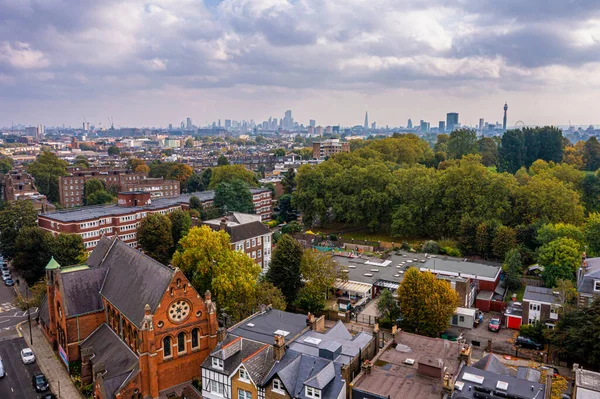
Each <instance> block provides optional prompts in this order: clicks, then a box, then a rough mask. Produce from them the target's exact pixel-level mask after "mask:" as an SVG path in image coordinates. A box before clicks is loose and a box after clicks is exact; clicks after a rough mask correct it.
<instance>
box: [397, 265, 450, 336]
mask: <svg viewBox="0 0 600 399" xmlns="http://www.w3.org/2000/svg"><path fill="white" fill-rule="evenodd" d="M398 302H399V303H400V311H401V312H402V328H404V329H405V330H406V331H408V332H414V333H417V334H422V335H427V336H430V337H437V336H438V335H439V334H440V333H441V332H443V331H444V330H445V329H446V328H447V327H448V325H449V323H450V318H451V317H452V315H453V314H454V312H455V311H456V307H457V306H458V294H457V293H456V291H454V290H453V289H452V287H451V286H450V283H449V282H448V281H446V280H438V279H437V278H436V276H435V275H434V274H433V273H429V272H420V271H419V270H417V269H416V268H414V267H411V268H409V269H408V270H407V271H406V273H404V280H402V283H400V287H398Z"/></svg>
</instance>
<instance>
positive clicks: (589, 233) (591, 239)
mask: <svg viewBox="0 0 600 399" xmlns="http://www.w3.org/2000/svg"><path fill="white" fill-rule="evenodd" d="M584 231H585V241H586V242H587V245H588V252H589V254H587V255H588V256H590V255H591V256H598V255H600V213H598V212H594V213H590V214H589V216H588V218H587V220H586V223H585V230H584Z"/></svg>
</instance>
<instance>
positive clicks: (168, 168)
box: [148, 161, 194, 189]
mask: <svg viewBox="0 0 600 399" xmlns="http://www.w3.org/2000/svg"><path fill="white" fill-rule="evenodd" d="M193 173H194V170H193V169H192V167H191V166H189V165H186V164H182V163H178V162H161V161H154V162H152V163H151V164H150V172H149V173H148V176H150V177H162V178H164V179H167V180H177V181H179V183H180V187H181V189H185V188H186V187H187V180H188V179H189V178H190V176H192V174H193Z"/></svg>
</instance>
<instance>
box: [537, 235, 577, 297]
mask: <svg viewBox="0 0 600 399" xmlns="http://www.w3.org/2000/svg"><path fill="white" fill-rule="evenodd" d="M538 263H539V264H540V265H541V266H544V273H543V277H544V284H545V285H546V287H554V285H555V284H556V281H557V280H573V279H574V278H575V272H576V271H577V268H578V267H579V265H580V263H581V252H580V250H579V244H578V243H577V241H575V240H573V239H571V238H566V237H562V238H558V239H556V240H554V241H551V242H549V243H548V244H544V245H542V247H541V248H540V250H539V254H538Z"/></svg>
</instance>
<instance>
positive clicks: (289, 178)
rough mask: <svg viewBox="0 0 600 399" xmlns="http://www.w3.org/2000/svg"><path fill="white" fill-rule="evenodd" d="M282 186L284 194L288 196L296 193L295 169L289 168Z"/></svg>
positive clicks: (282, 180) (284, 175)
mask: <svg viewBox="0 0 600 399" xmlns="http://www.w3.org/2000/svg"><path fill="white" fill-rule="evenodd" d="M281 185H282V186H283V192H284V193H286V194H291V193H292V192H293V191H294V189H295V188H296V172H294V168H289V169H288V170H287V172H285V173H284V174H283V179H281Z"/></svg>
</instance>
